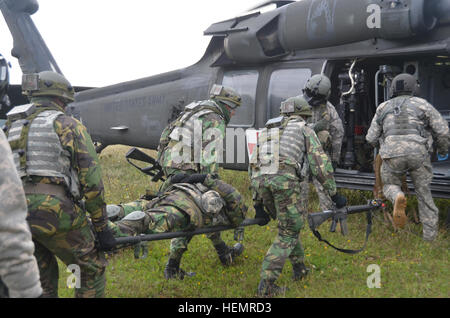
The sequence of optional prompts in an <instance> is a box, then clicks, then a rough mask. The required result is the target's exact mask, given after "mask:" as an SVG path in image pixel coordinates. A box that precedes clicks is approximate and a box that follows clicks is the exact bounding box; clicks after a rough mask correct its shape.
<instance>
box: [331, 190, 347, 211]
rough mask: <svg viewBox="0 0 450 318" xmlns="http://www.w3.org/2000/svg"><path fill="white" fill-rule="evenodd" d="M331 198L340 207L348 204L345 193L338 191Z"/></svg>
mask: <svg viewBox="0 0 450 318" xmlns="http://www.w3.org/2000/svg"><path fill="white" fill-rule="evenodd" d="M331 200H333V202H334V204H336V207H337V208H338V209H340V208H343V207H344V206H346V205H347V198H346V197H344V196H343V195H340V194H339V193H336V194H335V195H333V196H332V197H331Z"/></svg>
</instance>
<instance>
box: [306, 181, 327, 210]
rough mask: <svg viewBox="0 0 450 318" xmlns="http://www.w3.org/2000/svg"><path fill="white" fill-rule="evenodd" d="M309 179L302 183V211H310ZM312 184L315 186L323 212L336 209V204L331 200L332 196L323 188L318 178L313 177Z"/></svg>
mask: <svg viewBox="0 0 450 318" xmlns="http://www.w3.org/2000/svg"><path fill="white" fill-rule="evenodd" d="M308 179H309V178H306V179H305V180H304V181H302V182H301V183H300V201H301V207H302V211H305V212H306V211H308V202H309V190H310V189H309V183H310V182H309V181H308ZM312 184H313V185H314V187H315V189H316V191H317V196H318V197H319V207H320V210H321V211H326V210H331V209H333V208H334V203H333V201H332V200H331V197H330V195H329V194H328V192H327V191H326V190H325V188H324V187H323V186H322V184H321V183H320V182H319V180H317V179H316V178H314V177H312Z"/></svg>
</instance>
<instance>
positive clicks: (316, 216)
mask: <svg viewBox="0 0 450 318" xmlns="http://www.w3.org/2000/svg"><path fill="white" fill-rule="evenodd" d="M382 206H383V203H382V201H381V200H379V199H376V200H371V201H369V202H368V203H367V204H365V205H354V206H346V207H343V208H341V209H336V210H330V211H323V212H317V213H310V214H308V224H309V228H310V229H311V231H312V232H313V234H314V235H315V236H316V237H317V239H318V240H319V241H321V242H325V243H326V244H328V245H329V246H331V247H332V248H334V249H336V250H338V251H340V252H343V253H348V254H356V253H359V252H361V251H362V250H363V249H364V248H365V247H366V244H367V239H368V238H369V235H370V233H371V232H372V213H371V211H373V210H377V209H379V208H381V207H382ZM361 212H367V228H366V239H365V242H364V246H363V247H362V248H361V249H359V250H348V249H342V248H338V247H335V246H334V245H332V244H331V243H329V242H328V241H327V240H324V239H322V236H321V235H320V233H319V231H318V230H317V228H318V227H319V226H320V225H321V224H322V223H323V222H325V221H326V220H328V219H331V226H330V232H335V230H336V226H337V223H338V222H339V223H340V225H341V232H342V234H346V231H347V226H346V222H344V221H346V220H347V215H349V214H355V213H361Z"/></svg>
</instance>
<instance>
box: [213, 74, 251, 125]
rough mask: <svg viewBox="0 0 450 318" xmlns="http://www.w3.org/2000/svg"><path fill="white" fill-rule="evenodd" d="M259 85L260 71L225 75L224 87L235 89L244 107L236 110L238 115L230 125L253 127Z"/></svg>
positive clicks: (232, 119)
mask: <svg viewBox="0 0 450 318" xmlns="http://www.w3.org/2000/svg"><path fill="white" fill-rule="evenodd" d="M257 84H258V71H256V70H239V71H229V72H225V73H224V75H223V81H222V85H224V86H229V87H231V88H233V89H234V90H236V91H237V92H238V93H239V94H240V95H241V97H242V105H241V107H238V108H237V109H236V114H235V115H234V116H233V117H232V118H231V120H230V125H235V126H244V127H251V126H253V122H254V118H255V98H256V85H257Z"/></svg>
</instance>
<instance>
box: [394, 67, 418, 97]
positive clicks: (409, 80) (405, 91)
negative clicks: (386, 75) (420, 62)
mask: <svg viewBox="0 0 450 318" xmlns="http://www.w3.org/2000/svg"><path fill="white" fill-rule="evenodd" d="M419 92H420V85H419V82H418V81H417V79H416V78H415V77H414V76H412V75H411V74H408V73H402V74H399V75H397V76H396V77H394V79H393V80H392V84H391V95H392V97H395V96H400V95H418V94H419Z"/></svg>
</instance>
